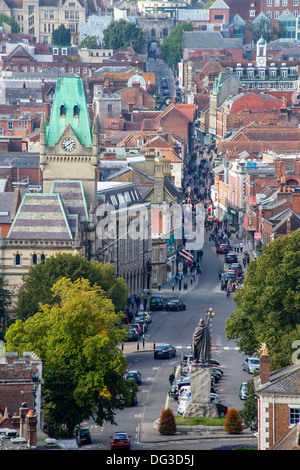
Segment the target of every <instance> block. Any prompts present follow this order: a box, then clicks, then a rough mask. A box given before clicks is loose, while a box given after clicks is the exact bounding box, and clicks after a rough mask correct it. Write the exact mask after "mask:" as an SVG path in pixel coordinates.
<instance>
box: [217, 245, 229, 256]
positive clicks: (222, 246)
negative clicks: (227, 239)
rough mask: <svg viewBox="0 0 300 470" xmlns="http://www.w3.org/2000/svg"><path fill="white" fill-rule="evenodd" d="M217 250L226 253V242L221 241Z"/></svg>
mask: <svg viewBox="0 0 300 470" xmlns="http://www.w3.org/2000/svg"><path fill="white" fill-rule="evenodd" d="M217 252H218V253H220V254H226V253H228V252H229V246H228V245H227V243H226V244H225V243H221V244H220V245H219V246H218V248H217Z"/></svg>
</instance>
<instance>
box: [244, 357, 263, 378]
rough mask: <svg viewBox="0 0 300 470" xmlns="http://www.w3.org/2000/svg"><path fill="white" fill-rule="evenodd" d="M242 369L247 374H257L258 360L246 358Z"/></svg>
mask: <svg viewBox="0 0 300 470" xmlns="http://www.w3.org/2000/svg"><path fill="white" fill-rule="evenodd" d="M242 369H243V370H245V371H246V372H248V374H253V373H254V372H259V359H258V358H257V357H247V358H246V359H245V360H244V362H243V364H242Z"/></svg>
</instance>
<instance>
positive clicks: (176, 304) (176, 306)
mask: <svg viewBox="0 0 300 470" xmlns="http://www.w3.org/2000/svg"><path fill="white" fill-rule="evenodd" d="M165 309H166V310H168V311H170V310H177V311H178V312H179V310H185V309H186V305H185V304H184V303H183V302H181V300H169V301H168V302H167V303H166V306H165Z"/></svg>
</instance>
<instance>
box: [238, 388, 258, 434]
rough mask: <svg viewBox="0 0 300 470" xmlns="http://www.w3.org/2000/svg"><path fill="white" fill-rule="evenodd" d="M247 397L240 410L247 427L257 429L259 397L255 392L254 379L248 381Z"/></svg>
mask: <svg viewBox="0 0 300 470" xmlns="http://www.w3.org/2000/svg"><path fill="white" fill-rule="evenodd" d="M247 395H248V397H247V399H246V401H245V405H244V408H243V409H242V410H241V411H240V415H241V418H242V420H243V423H244V426H245V428H250V429H251V431H253V432H256V431H257V426H258V423H257V397H256V395H255V393H254V383H253V380H249V381H248V382H247Z"/></svg>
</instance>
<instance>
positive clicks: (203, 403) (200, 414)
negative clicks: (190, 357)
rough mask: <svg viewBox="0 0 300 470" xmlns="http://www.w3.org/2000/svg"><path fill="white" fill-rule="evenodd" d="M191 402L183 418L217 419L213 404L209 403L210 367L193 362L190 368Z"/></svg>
mask: <svg viewBox="0 0 300 470" xmlns="http://www.w3.org/2000/svg"><path fill="white" fill-rule="evenodd" d="M190 382H191V401H190V402H188V403H187V406H186V408H185V411H184V413H183V418H218V417H219V414H218V411H217V407H216V405H215V404H214V403H211V402H210V389H211V371H210V367H209V366H207V365H203V364H201V363H195V362H193V363H192V364H191V366H190Z"/></svg>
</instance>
